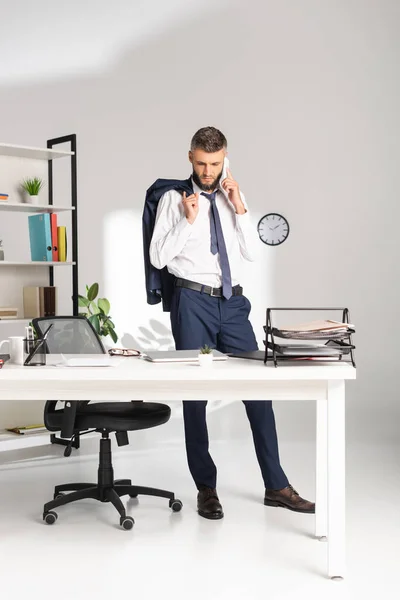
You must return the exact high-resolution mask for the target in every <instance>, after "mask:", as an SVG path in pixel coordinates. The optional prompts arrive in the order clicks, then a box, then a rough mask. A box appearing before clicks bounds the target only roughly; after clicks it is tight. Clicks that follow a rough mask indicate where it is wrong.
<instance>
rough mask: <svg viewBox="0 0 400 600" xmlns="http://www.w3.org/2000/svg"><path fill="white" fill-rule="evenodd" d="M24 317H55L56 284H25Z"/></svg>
mask: <svg viewBox="0 0 400 600" xmlns="http://www.w3.org/2000/svg"><path fill="white" fill-rule="evenodd" d="M23 299H24V318H25V319H35V318H39V317H54V316H55V315H56V305H57V294H56V287H55V286H41V287H39V286H24V289H23Z"/></svg>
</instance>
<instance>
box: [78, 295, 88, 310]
mask: <svg viewBox="0 0 400 600" xmlns="http://www.w3.org/2000/svg"><path fill="white" fill-rule="evenodd" d="M89 304H90V302H89V300H88V299H87V298H85V296H81V295H80V294H78V306H85V307H86V306H89Z"/></svg>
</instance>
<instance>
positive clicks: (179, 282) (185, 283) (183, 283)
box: [175, 277, 243, 298]
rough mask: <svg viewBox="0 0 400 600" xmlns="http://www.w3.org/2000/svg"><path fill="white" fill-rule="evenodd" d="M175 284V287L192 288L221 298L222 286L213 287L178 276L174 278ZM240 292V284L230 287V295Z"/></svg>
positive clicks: (236, 294) (240, 294)
mask: <svg viewBox="0 0 400 600" xmlns="http://www.w3.org/2000/svg"><path fill="white" fill-rule="evenodd" d="M175 285H176V286H177V287H183V288H187V289H188V290H194V291H195V292H202V293H203V294H208V295H209V296H215V297H216V298H222V287H219V288H213V287H211V286H209V285H202V284H201V283H197V282H196V281H189V279H181V278H180V277H177V278H176V279H175ZM242 294H243V288H242V287H241V286H240V285H235V286H233V287H232V296H242Z"/></svg>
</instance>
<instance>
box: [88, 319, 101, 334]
mask: <svg viewBox="0 0 400 600" xmlns="http://www.w3.org/2000/svg"><path fill="white" fill-rule="evenodd" d="M89 321H90V322H91V324H92V325H93V327H94V328H95V330H96V332H97V333H98V334H100V321H99V318H98V316H97V315H91V316H90V317H89Z"/></svg>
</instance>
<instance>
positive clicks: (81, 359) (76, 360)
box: [57, 354, 119, 367]
mask: <svg viewBox="0 0 400 600" xmlns="http://www.w3.org/2000/svg"><path fill="white" fill-rule="evenodd" d="M61 358H62V362H61V363H58V364H57V367H116V366H117V365H118V364H119V362H118V361H115V360H112V359H111V358H110V357H109V356H107V355H106V354H100V355H99V356H93V357H92V356H90V357H89V356H77V357H73V358H67V357H66V356H64V354H61Z"/></svg>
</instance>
